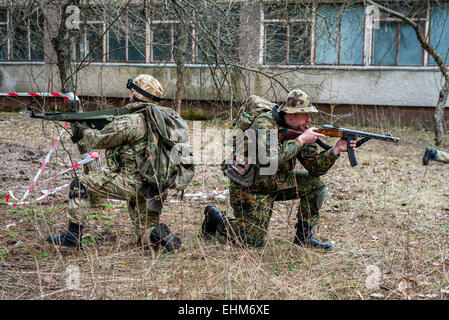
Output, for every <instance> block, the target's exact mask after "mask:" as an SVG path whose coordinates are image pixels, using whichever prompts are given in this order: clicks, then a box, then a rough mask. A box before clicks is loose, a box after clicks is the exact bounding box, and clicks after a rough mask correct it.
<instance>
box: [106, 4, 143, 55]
mask: <svg viewBox="0 0 449 320" xmlns="http://www.w3.org/2000/svg"><path fill="white" fill-rule="evenodd" d="M108 44H109V47H108V61H129V62H145V60H146V18H145V14H144V13H143V12H142V11H138V10H128V11H127V12H126V13H125V14H124V19H120V20H119V21H117V22H116V23H115V25H114V26H113V27H112V28H110V29H109V35H108Z"/></svg>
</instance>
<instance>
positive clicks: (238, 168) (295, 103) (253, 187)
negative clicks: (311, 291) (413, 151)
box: [202, 89, 356, 250]
mask: <svg viewBox="0 0 449 320" xmlns="http://www.w3.org/2000/svg"><path fill="white" fill-rule="evenodd" d="M316 112H318V110H317V109H316V108H315V106H313V105H312V103H311V102H310V98H309V96H308V95H307V94H306V93H305V92H303V91H302V90H299V89H297V90H293V91H291V92H290V93H289V94H288V96H287V99H286V101H285V102H284V103H283V104H281V105H280V106H275V107H273V109H272V110H271V112H266V113H262V114H261V115H259V116H258V117H257V118H256V119H255V120H254V121H253V123H252V124H251V126H250V127H249V129H248V130H254V132H258V131H259V132H260V130H263V131H264V132H265V134H264V135H262V137H260V136H259V135H257V147H258V148H260V146H262V147H265V150H270V154H277V164H278V166H277V169H275V170H274V172H273V174H268V175H267V174H261V170H262V169H263V168H264V165H262V164H261V163H260V162H257V161H256V163H255V164H252V165H251V164H250V163H249V160H248V156H246V157H245V156H242V155H239V154H236V151H234V154H233V155H232V157H231V159H232V160H231V161H230V163H229V164H226V165H224V166H223V169H224V172H225V174H226V175H227V176H228V177H230V180H231V181H230V204H231V206H232V209H233V211H234V216H235V218H229V217H227V216H225V215H224V214H223V213H222V212H220V211H219V210H218V209H217V208H215V207H213V206H208V207H206V209H205V212H204V213H205V219H204V221H203V225H202V232H203V234H206V235H223V236H226V235H228V236H230V237H231V239H232V240H233V241H234V242H237V241H238V242H240V243H244V244H246V245H247V246H253V247H261V246H263V244H264V239H265V235H266V232H267V229H268V226H269V222H270V218H271V215H272V211H273V205H274V202H275V201H286V200H293V199H301V200H300V203H299V208H298V213H297V219H298V222H297V224H296V236H295V238H294V243H296V244H298V245H311V246H314V247H318V248H322V249H325V250H330V249H331V247H332V246H331V244H330V243H323V242H321V241H319V240H318V239H316V238H315V237H314V236H313V235H312V228H313V227H314V226H315V225H316V224H317V222H318V218H319V210H320V208H321V206H322V204H323V201H324V199H325V196H326V192H327V190H326V186H325V184H324V182H323V181H322V180H321V179H320V176H322V175H324V174H326V173H327V171H328V170H329V169H330V168H331V167H332V165H333V164H334V162H335V161H336V160H337V159H338V158H339V154H340V152H344V151H347V141H346V140H343V139H340V140H338V141H337V142H336V144H335V145H334V147H333V148H331V149H329V150H327V151H324V152H321V153H319V152H318V147H317V144H316V140H317V139H318V138H321V137H324V135H322V134H320V133H317V132H315V131H316V130H317V129H316V128H314V127H311V128H309V124H310V122H311V114H312V113H316ZM280 128H288V129H293V130H296V131H302V132H303V133H302V134H301V135H300V136H299V137H297V138H296V139H293V140H285V141H283V142H280V141H279V140H278V138H277V137H276V140H275V142H276V143H275V145H274V146H273V145H269V143H270V140H271V139H270V133H271V134H273V132H277V130H278V129H280ZM248 130H247V131H248ZM272 130H276V131H272ZM250 143H251V142H249V143H248V144H245V146H244V149H245V151H248V149H250V147H249V146H248V145H249V144H250ZM350 145H351V147H352V148H353V149H355V145H356V141H355V140H352V141H351V142H350ZM246 154H247V152H246V153H244V155H246ZM259 154H260V153H258V155H259ZM257 160H259V159H257ZM297 160H299V162H300V163H301V164H302V165H303V167H304V168H305V169H306V171H299V170H295V165H296V163H297ZM265 163H266V162H265Z"/></svg>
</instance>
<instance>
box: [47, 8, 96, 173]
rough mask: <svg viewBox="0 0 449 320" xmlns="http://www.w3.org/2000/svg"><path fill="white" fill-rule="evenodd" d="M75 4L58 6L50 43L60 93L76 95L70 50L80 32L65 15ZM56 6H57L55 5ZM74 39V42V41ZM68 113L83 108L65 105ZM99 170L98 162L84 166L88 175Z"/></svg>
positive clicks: (77, 105) (67, 15)
mask: <svg viewBox="0 0 449 320" xmlns="http://www.w3.org/2000/svg"><path fill="white" fill-rule="evenodd" d="M75 4H76V2H75V1H73V0H68V1H66V2H64V4H62V5H60V7H59V9H60V11H59V19H58V20H59V21H58V22H59V27H58V32H57V33H56V37H54V38H52V39H51V43H52V44H53V48H54V50H55V54H56V65H57V66H58V71H59V77H60V80H61V92H73V93H74V94H76V81H75V76H76V75H75V74H74V73H73V69H72V55H71V48H72V43H74V42H75V41H76V39H78V38H79V34H80V30H79V29H72V30H69V29H68V28H67V26H66V23H65V22H66V20H67V18H68V17H69V14H68V13H66V9H67V7H68V6H70V5H75ZM56 5H58V4H56ZM74 39H75V40H74ZM67 108H68V110H66V111H68V112H83V111H84V110H83V106H82V104H81V103H73V104H68V105H67ZM71 128H72V134H73V132H74V126H73V125H72V126H71ZM77 146H78V150H79V152H80V153H81V154H83V153H86V152H89V151H91V150H89V148H88V147H87V146H82V145H80V144H78V145H77ZM99 170H100V162H99V161H92V162H90V163H88V164H87V165H86V166H84V173H85V174H88V173H89V172H97V171H99Z"/></svg>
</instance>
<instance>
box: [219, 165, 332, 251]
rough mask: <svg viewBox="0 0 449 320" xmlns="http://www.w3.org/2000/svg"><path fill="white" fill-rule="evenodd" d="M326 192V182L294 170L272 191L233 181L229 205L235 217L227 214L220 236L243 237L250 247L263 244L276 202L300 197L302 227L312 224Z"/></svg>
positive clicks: (316, 217)
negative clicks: (254, 190) (244, 185)
mask: <svg viewBox="0 0 449 320" xmlns="http://www.w3.org/2000/svg"><path fill="white" fill-rule="evenodd" d="M325 194H326V188H325V184H324V183H323V182H322V181H321V179H320V178H318V177H311V176H309V174H308V173H307V172H303V171H293V172H291V173H290V174H289V175H288V177H287V180H286V181H285V182H283V183H282V184H280V185H278V186H276V190H275V191H273V192H270V193H260V192H252V191H251V188H247V187H242V186H240V185H238V184H236V183H233V182H232V181H231V185H230V204H231V207H232V209H233V211H234V216H235V219H233V218H229V217H227V219H226V220H225V223H224V224H222V225H221V226H220V227H219V230H218V234H219V236H220V237H227V238H231V240H232V241H234V242H235V241H236V240H240V241H243V243H245V244H246V245H248V246H254V247H261V246H263V244H264V239H265V235H266V233H267V230H268V226H269V223H270V219H271V215H272V212H273V205H274V202H275V201H286V200H294V199H301V200H300V202H299V207H298V212H297V218H298V223H300V224H301V225H302V226H307V227H310V228H311V227H313V226H314V225H315V224H316V223H317V222H318V220H319V209H320V207H321V205H322V203H323V201H324V197H325Z"/></svg>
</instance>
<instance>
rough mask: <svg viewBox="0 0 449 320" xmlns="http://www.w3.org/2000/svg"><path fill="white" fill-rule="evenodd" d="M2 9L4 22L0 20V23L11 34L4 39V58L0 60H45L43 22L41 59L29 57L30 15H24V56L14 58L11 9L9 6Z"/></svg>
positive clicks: (13, 31)
mask: <svg viewBox="0 0 449 320" xmlns="http://www.w3.org/2000/svg"><path fill="white" fill-rule="evenodd" d="M0 9H2V10H5V11H6V22H0V25H6V32H7V33H8V32H11V30H12V32H11V34H10V35H9V36H8V39H7V41H6V49H7V50H6V51H7V52H6V59H4V60H0V61H10V62H26V63H27V62H45V45H44V39H45V29H46V27H45V23H43V26H42V27H43V28H44V32H43V34H42V46H43V52H42V59H32V57H31V29H30V24H31V19H32V17H31V16H28V17H26V42H27V44H26V58H25V59H15V58H14V36H15V30H14V26H13V19H12V18H11V11H10V9H9V8H5V7H2V8H0ZM41 14H42V19H43V20H45V15H44V14H43V12H41Z"/></svg>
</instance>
